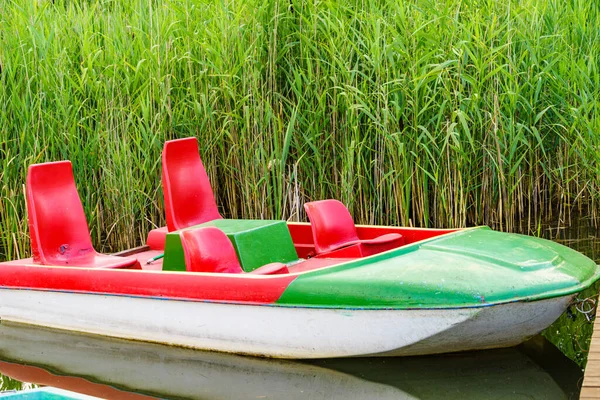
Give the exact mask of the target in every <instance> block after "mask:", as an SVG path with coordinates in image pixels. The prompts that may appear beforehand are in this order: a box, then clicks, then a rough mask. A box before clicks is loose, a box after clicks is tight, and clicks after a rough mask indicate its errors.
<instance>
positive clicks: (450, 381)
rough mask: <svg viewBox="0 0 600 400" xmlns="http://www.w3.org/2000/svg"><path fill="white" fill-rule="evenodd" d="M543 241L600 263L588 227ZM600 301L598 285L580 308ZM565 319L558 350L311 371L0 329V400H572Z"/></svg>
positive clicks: (584, 340)
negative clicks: (11, 393) (49, 396)
mask: <svg viewBox="0 0 600 400" xmlns="http://www.w3.org/2000/svg"><path fill="white" fill-rule="evenodd" d="M582 221H583V220H582ZM539 233H540V234H541V235H542V236H544V237H547V238H550V239H552V240H555V241H558V242H560V243H562V244H565V245H567V246H570V247H573V248H575V249H577V250H578V251H581V252H582V253H584V254H586V255H588V256H589V257H590V258H592V259H594V260H595V261H596V262H597V263H600V240H599V239H598V237H599V236H598V230H597V229H596V228H594V227H592V226H590V225H588V224H585V223H580V224H578V225H576V226H574V227H572V228H570V229H550V228H547V227H546V228H543V229H542V230H541V231H540V232H539ZM597 293H598V285H596V286H595V287H594V288H591V289H589V290H588V291H586V292H585V293H582V294H581V295H580V298H585V297H594V296H596V294H597ZM571 311H573V312H571V313H569V314H568V315H567V314H565V315H563V316H562V317H561V318H560V319H559V320H558V321H557V322H556V323H555V324H553V325H552V326H551V327H550V328H548V329H547V330H546V331H545V332H544V336H545V337H546V338H549V339H550V340H551V341H552V342H553V343H554V344H556V346H558V348H560V350H559V349H558V348H557V347H556V346H555V345H554V344H552V343H550V342H549V341H547V340H546V339H545V338H544V337H542V336H538V337H536V338H534V339H533V340H531V341H529V342H527V343H525V344H523V345H521V346H518V347H515V348H509V349H500V350H493V351H482V352H468V353H460V354H454V355H442V356H427V357H406V358H361V359H341V360H317V361H277V360H265V359H257V358H251V357H241V356H235V355H227V354H220V353H210V352H201V351H193V350H186V349H180V348H171V347H167V346H161V345H155V344H148V343H137V342H129V341H124V340H114V339H110V340H109V339H105V338H101V337H97V336H92V335H75V334H70V333H65V332H60V331H53V330H49V329H40V328H34V327H28V326H23V325H18V324H12V323H6V322H0V374H1V375H0V383H1V386H0V391H6V390H18V389H21V388H24V387H30V386H31V383H35V384H41V385H50V386H55V387H59V388H63V389H67V390H72V391H76V392H80V393H84V394H88V395H93V396H98V397H102V398H109V399H144V398H149V397H150V398H155V397H157V398H165V399H328V400H329V399H343V400H351V399H577V398H578V396H579V390H580V387H581V382H582V380H583V372H582V366H584V365H585V358H586V355H587V348H588V347H589V340H590V337H591V332H592V324H591V322H590V321H589V318H588V317H586V316H585V315H583V314H581V313H579V312H577V311H575V310H573V309H572V310H571ZM565 354H567V355H568V357H567V356H565ZM569 357H570V358H569ZM573 360H575V361H573ZM578 364H579V365H578ZM22 382H27V383H25V384H24V383H22Z"/></svg>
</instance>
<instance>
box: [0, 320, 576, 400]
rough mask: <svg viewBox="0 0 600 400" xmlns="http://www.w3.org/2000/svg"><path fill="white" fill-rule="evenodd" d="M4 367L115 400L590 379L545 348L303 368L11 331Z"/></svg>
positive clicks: (499, 392) (544, 391) (357, 395)
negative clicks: (583, 377)
mask: <svg viewBox="0 0 600 400" xmlns="http://www.w3.org/2000/svg"><path fill="white" fill-rule="evenodd" d="M0 360H2V362H0V372H2V373H3V374H4V375H7V376H11V377H12V378H14V379H17V380H20V381H28V382H35V383H39V384H43V385H52V386H56V387H60V388H63V389H67V390H73V391H77V392H80V393H85V394H89V395H93V396H98V397H103V398H110V399H134V398H135V399H142V398H148V396H149V397H159V398H168V399H257V398H259V399H343V400H351V399H465V398H477V399H486V398H490V399H491V398H493V399H519V398H524V399H525V398H526V399H568V398H577V393H578V389H577V384H576V383H577V382H578V380H579V379H580V378H581V375H582V373H581V370H580V369H579V368H578V367H577V366H576V365H575V364H574V363H573V362H571V361H570V360H568V359H567V358H566V357H564V356H563V355H562V353H560V352H559V351H558V350H557V349H556V348H554V347H553V346H552V345H551V344H549V343H548V342H546V341H544V340H543V339H541V338H538V339H537V340H534V341H532V342H529V343H527V344H525V345H522V346H519V347H516V348H510V349H501V350H494V351H486V352H473V353H461V354H454V355H445V356H427V357H405V358H381V359H376V358H369V359H337V360H313V361H309V362H308V361H303V362H299V361H279V360H265V359H257V358H249V357H242V356H236V355H228V354H221V353H210V352H201V351H195V350H186V349H180V348H170V347H168V346H162V345H155V344H149V343H138V342H129V341H125V340H117V339H106V338H102V337H98V336H90V335H79V334H72V333H66V332H60V331H53V330H49V329H40V328H34V327H28V326H24V325H18V324H13V323H5V322H2V323H0ZM2 389H3V390H5V389H8V388H7V387H5V386H4V384H3V387H2Z"/></svg>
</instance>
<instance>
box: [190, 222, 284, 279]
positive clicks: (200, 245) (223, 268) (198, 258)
mask: <svg viewBox="0 0 600 400" xmlns="http://www.w3.org/2000/svg"><path fill="white" fill-rule="evenodd" d="M179 235H180V237H181V244H182V246H183V254H184V257H185V267H186V270H187V271H190V272H217V273H227V274H242V273H244V270H242V267H241V265H240V262H239V260H238V258H237V254H236V252H235V248H234V247H233V244H231V241H230V240H229V238H228V237H227V235H226V234H225V233H223V231H221V230H220V229H218V228H215V227H214V226H208V227H205V228H198V229H186V230H183V231H181V232H180V233H179ZM287 273H289V270H288V268H287V266H286V265H285V264H282V263H270V264H267V265H264V266H262V267H260V268H257V269H255V270H254V271H251V272H250V274H259V275H274V274H287Z"/></svg>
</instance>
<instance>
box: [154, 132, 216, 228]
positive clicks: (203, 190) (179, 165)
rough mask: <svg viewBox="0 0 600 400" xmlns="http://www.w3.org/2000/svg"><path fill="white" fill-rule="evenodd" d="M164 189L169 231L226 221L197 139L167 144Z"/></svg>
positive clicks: (163, 174) (164, 153) (163, 176)
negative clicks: (213, 221) (216, 199)
mask: <svg viewBox="0 0 600 400" xmlns="http://www.w3.org/2000/svg"><path fill="white" fill-rule="evenodd" d="M162 186H163V193H164V199H165V212H166V218H167V227H168V229H169V232H172V231H175V230H179V229H183V228H187V227H189V226H193V225H198V224H202V223H204V222H208V221H212V220H215V219H219V218H222V217H221V214H219V210H218V209H217V203H216V201H215V196H214V194H213V191H212V188H211V186H210V181H209V180H208V175H207V174H206V170H205V169H204V165H203V164H202V160H201V159H200V155H199V154H198V141H197V140H196V138H185V139H177V140H169V141H167V142H165V145H164V148H163V153H162Z"/></svg>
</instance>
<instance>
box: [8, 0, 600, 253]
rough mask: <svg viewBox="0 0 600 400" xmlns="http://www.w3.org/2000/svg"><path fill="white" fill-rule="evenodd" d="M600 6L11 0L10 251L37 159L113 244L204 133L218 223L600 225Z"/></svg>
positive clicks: (157, 218) (446, 0) (15, 249)
mask: <svg viewBox="0 0 600 400" xmlns="http://www.w3.org/2000/svg"><path fill="white" fill-rule="evenodd" d="M599 11H600V6H599V5H598V3H597V2H594V1H589V0H586V1H583V0H568V1H564V0H525V1H516V0H515V1H508V0H499V1H491V0H475V1H459V0H443V1H429V0H407V1H401V2H398V1H392V0H362V1H350V0H336V1H333V0H323V1H312V0H309V1H305V0H302V1H300V0H286V1H281V0H267V1H262V0H261V1H258V0H245V1H239V0H238V1H235V0H220V1H212V0H211V1H208V0H164V1H160V2H158V1H154V0H133V1H129V2H128V1H116V0H82V1H76V2H73V1H67V0H54V1H50V0H32V1H25V2H22V1H13V0H0V83H1V84H0V177H1V179H0V182H1V183H0V185H1V189H0V259H11V258H15V257H24V256H28V255H29V246H28V231H27V222H26V211H25V202H24V197H23V184H24V181H25V174H26V169H27V166H28V165H29V164H31V163H36V162H44V161H51V160H60V159H70V160H71V161H72V162H73V167H74V171H75V177H76V181H77V184H78V187H79V192H80V195H81V198H82V201H83V204H84V207H85V210H86V214H87V217H88V220H89V224H90V229H91V232H92V237H93V240H94V242H95V244H96V246H97V248H98V249H100V250H102V251H113V250H114V251H116V250H120V249H123V248H127V247H131V246H134V245H137V244H140V243H142V242H143V240H144V238H145V235H146V233H147V232H148V230H150V229H151V228H153V227H156V226H161V225H164V211H163V204H162V192H161V187H160V153H161V149H162V143H163V142H164V141H165V140H168V139H172V138H177V137H186V136H196V137H198V139H199V142H200V153H201V155H202V158H203V160H204V163H205V165H206V167H207V170H208V173H209V176H210V178H211V181H212V183H213V186H214V190H215V193H216V196H217V201H218V204H219V206H220V208H221V211H222V213H223V214H224V215H225V216H228V217H234V218H249V217H251V218H286V219H293V220H305V218H306V217H305V215H304V213H303V209H302V204H303V203H304V202H305V201H308V200H316V199H321V198H329V197H335V198H339V199H341V200H342V201H343V202H344V203H346V204H347V205H348V207H349V208H350V210H351V211H352V213H353V215H354V217H355V219H356V220H357V222H360V223H375V224H401V225H414V226H429V227H458V226H465V225H475V224H487V225H491V226H492V227H494V228H497V229H502V230H508V231H524V230H526V229H529V228H528V227H530V226H538V225H539V224H540V223H541V221H544V220H546V219H550V218H553V219H555V220H559V221H562V223H564V224H567V223H568V222H569V218H570V215H571V213H572V212H573V211H577V212H578V213H583V214H585V215H588V216H590V217H591V218H592V219H593V220H594V221H598V217H599V214H598V211H599V204H600V203H599V202H600V178H599V176H600V174H599V169H600V167H599V165H600V164H599V161H600V135H599V132H600V117H599V114H598V101H599V99H600V73H599V62H600V12H599Z"/></svg>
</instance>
